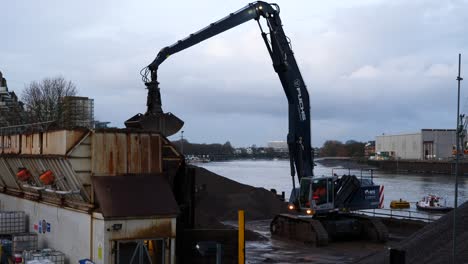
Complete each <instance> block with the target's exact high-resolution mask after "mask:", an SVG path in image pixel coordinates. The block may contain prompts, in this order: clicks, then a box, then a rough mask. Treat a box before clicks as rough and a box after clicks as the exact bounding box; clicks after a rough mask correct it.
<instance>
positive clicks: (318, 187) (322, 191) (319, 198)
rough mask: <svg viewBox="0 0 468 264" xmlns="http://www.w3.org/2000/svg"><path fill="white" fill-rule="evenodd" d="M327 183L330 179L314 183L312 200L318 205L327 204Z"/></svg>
mask: <svg viewBox="0 0 468 264" xmlns="http://www.w3.org/2000/svg"><path fill="white" fill-rule="evenodd" d="M327 183H328V179H318V180H314V181H313V183H312V199H314V200H315V203H316V204H317V205H321V204H324V203H327V193H328V192H327Z"/></svg>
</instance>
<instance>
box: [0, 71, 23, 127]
mask: <svg viewBox="0 0 468 264" xmlns="http://www.w3.org/2000/svg"><path fill="white" fill-rule="evenodd" d="M24 118H25V112H24V105H23V103H22V102H21V101H19V100H18V96H16V94H15V92H13V91H11V92H10V91H9V90H8V85H7V80H6V79H5V78H4V77H3V74H2V72H0V127H2V128H5V127H11V126H16V125H19V124H22V123H23V122H24Z"/></svg>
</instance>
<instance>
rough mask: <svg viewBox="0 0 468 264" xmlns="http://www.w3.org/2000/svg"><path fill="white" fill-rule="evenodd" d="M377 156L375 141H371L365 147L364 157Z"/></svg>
mask: <svg viewBox="0 0 468 264" xmlns="http://www.w3.org/2000/svg"><path fill="white" fill-rule="evenodd" d="M374 154H375V141H369V142H367V143H366V145H365V146H364V157H366V158H369V157H370V156H374Z"/></svg>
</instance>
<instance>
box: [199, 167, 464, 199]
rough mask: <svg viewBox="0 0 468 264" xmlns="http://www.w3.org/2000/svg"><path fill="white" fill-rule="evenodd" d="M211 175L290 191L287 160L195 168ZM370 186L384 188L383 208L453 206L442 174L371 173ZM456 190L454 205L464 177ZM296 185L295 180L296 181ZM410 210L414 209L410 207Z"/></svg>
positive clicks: (449, 182)
mask: <svg viewBox="0 0 468 264" xmlns="http://www.w3.org/2000/svg"><path fill="white" fill-rule="evenodd" d="M197 165H198V166H200V167H204V168H206V169H208V170H210V171H212V172H214V173H217V174H219V175H222V176H224V177H227V178H229V179H232V180H234V181H237V182H240V183H244V184H247V185H251V186H254V187H263V188H265V189H268V190H269V189H276V190H277V191H278V192H279V193H281V192H282V191H284V192H285V194H286V199H288V198H289V194H290V192H291V190H292V180H291V176H290V168H289V161H288V160H234V161H223V162H209V163H201V164H197ZM332 170H333V172H336V173H337V174H338V175H342V174H344V173H345V172H347V171H346V170H337V169H336V168H331V167H325V166H323V165H321V164H317V166H316V167H315V175H317V176H321V175H331V173H332ZM351 173H352V174H355V175H357V176H359V175H360V171H357V170H354V171H351ZM373 175H374V182H375V183H376V184H378V185H384V190H385V191H384V195H385V200H384V207H385V208H389V207H390V201H391V200H397V199H400V198H402V199H405V200H407V201H409V202H416V201H418V200H420V199H421V198H422V197H423V196H425V195H427V194H434V195H438V196H440V197H443V198H445V199H446V202H447V205H448V206H453V204H454V193H455V191H454V189H455V188H454V186H455V177H454V176H453V175H443V174H429V175H427V174H406V173H400V174H396V173H385V172H382V171H378V170H377V171H374V173H373ZM458 182H459V186H458V188H459V189H458V198H459V199H458V204H459V205H460V204H461V203H463V202H465V201H467V200H468V189H467V186H468V177H466V176H461V177H460V178H459V181H458ZM296 184H297V180H296ZM411 206H412V207H414V206H415V205H411Z"/></svg>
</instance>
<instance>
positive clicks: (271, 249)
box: [225, 220, 421, 263]
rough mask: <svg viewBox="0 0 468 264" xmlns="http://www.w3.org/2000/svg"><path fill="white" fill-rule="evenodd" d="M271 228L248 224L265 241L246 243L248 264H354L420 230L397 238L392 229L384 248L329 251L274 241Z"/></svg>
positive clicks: (334, 247) (352, 245) (340, 244)
mask: <svg viewBox="0 0 468 264" xmlns="http://www.w3.org/2000/svg"><path fill="white" fill-rule="evenodd" d="M225 224H227V225H232V226H236V225H237V223H236V222H233V221H227V222H225ZM269 225H270V220H258V221H248V222H247V223H246V228H248V229H250V230H253V231H255V232H257V233H259V234H261V235H262V236H263V237H265V238H266V239H265V240H259V241H248V242H247V243H246V263H355V262H358V261H360V260H362V259H365V258H368V257H370V256H373V255H375V254H378V253H379V252H382V251H385V250H387V249H388V247H391V246H394V245H395V244H398V243H399V242H400V241H401V239H404V238H405V237H406V236H407V235H410V234H411V233H414V232H415V231H416V230H417V229H419V228H420V227H421V225H414V226H413V227H412V228H407V229H406V231H405V232H398V235H395V236H394V235H393V234H392V231H393V229H390V232H391V235H390V240H389V241H388V242H387V243H385V244H383V243H376V242H367V241H363V240H353V241H333V242H331V243H330V244H329V245H328V246H326V247H315V246H313V245H308V244H304V243H301V242H296V241H291V240H284V239H278V238H272V237H271V235H270V231H269Z"/></svg>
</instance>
